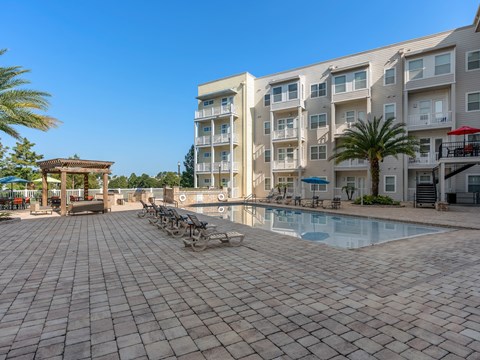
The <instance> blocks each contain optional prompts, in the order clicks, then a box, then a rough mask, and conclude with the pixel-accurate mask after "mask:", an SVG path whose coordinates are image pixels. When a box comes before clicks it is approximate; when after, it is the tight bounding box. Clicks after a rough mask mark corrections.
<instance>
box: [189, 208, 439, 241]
mask: <svg viewBox="0 0 480 360" xmlns="http://www.w3.org/2000/svg"><path fill="white" fill-rule="evenodd" d="M193 209H194V211H196V212H198V213H203V214H205V215H210V216H214V217H221V218H223V219H227V220H230V221H233V222H236V223H240V224H245V225H249V226H252V227H256V228H261V229H265V230H270V231H273V232H276V233H280V234H285V235H290V236H294V237H298V238H300V239H304V240H308V241H314V242H319V243H324V244H328V245H331V246H336V247H341V248H348V249H353V248H361V247H364V246H369V245H374V244H380V243H383V242H387V241H392V240H398V239H403V238H408V237H412V236H417V235H425V234H433V233H439V232H445V231H448V229H445V228H439V227H432V226H426V225H419V224H412V223H404V222H395V221H384V220H377V219H369V218H363V217H355V216H345V215H338V214H330V213H323V212H313V211H302V210H297V209H280V208H272V207H263V206H246V205H233V206H218V207H217V206H204V207H194V208H193Z"/></svg>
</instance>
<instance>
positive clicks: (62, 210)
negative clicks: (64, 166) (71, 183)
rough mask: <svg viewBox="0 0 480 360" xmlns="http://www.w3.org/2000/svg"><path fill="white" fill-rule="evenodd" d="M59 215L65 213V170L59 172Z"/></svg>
mask: <svg viewBox="0 0 480 360" xmlns="http://www.w3.org/2000/svg"><path fill="white" fill-rule="evenodd" d="M60 180H61V181H62V183H61V184H60V215H61V216H65V215H67V172H66V171H62V172H61V173H60Z"/></svg>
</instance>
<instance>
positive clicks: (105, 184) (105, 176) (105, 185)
mask: <svg viewBox="0 0 480 360" xmlns="http://www.w3.org/2000/svg"><path fill="white" fill-rule="evenodd" d="M108 208H109V206H108V173H106V172H104V173H103V209H104V212H107V211H108Z"/></svg>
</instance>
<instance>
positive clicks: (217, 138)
mask: <svg viewBox="0 0 480 360" xmlns="http://www.w3.org/2000/svg"><path fill="white" fill-rule="evenodd" d="M229 142H230V134H228V133H227V134H215V135H213V143H214V144H228V143H229Z"/></svg>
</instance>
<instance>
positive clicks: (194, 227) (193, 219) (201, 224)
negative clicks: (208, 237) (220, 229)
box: [187, 214, 216, 237]
mask: <svg viewBox="0 0 480 360" xmlns="http://www.w3.org/2000/svg"><path fill="white" fill-rule="evenodd" d="M187 216H188V218H189V219H190V237H192V236H193V235H197V234H198V233H199V231H200V229H205V230H207V229H212V228H215V227H216V226H215V225H208V223H207V222H206V221H200V220H199V219H198V218H197V215H194V214H188V215H187Z"/></svg>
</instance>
